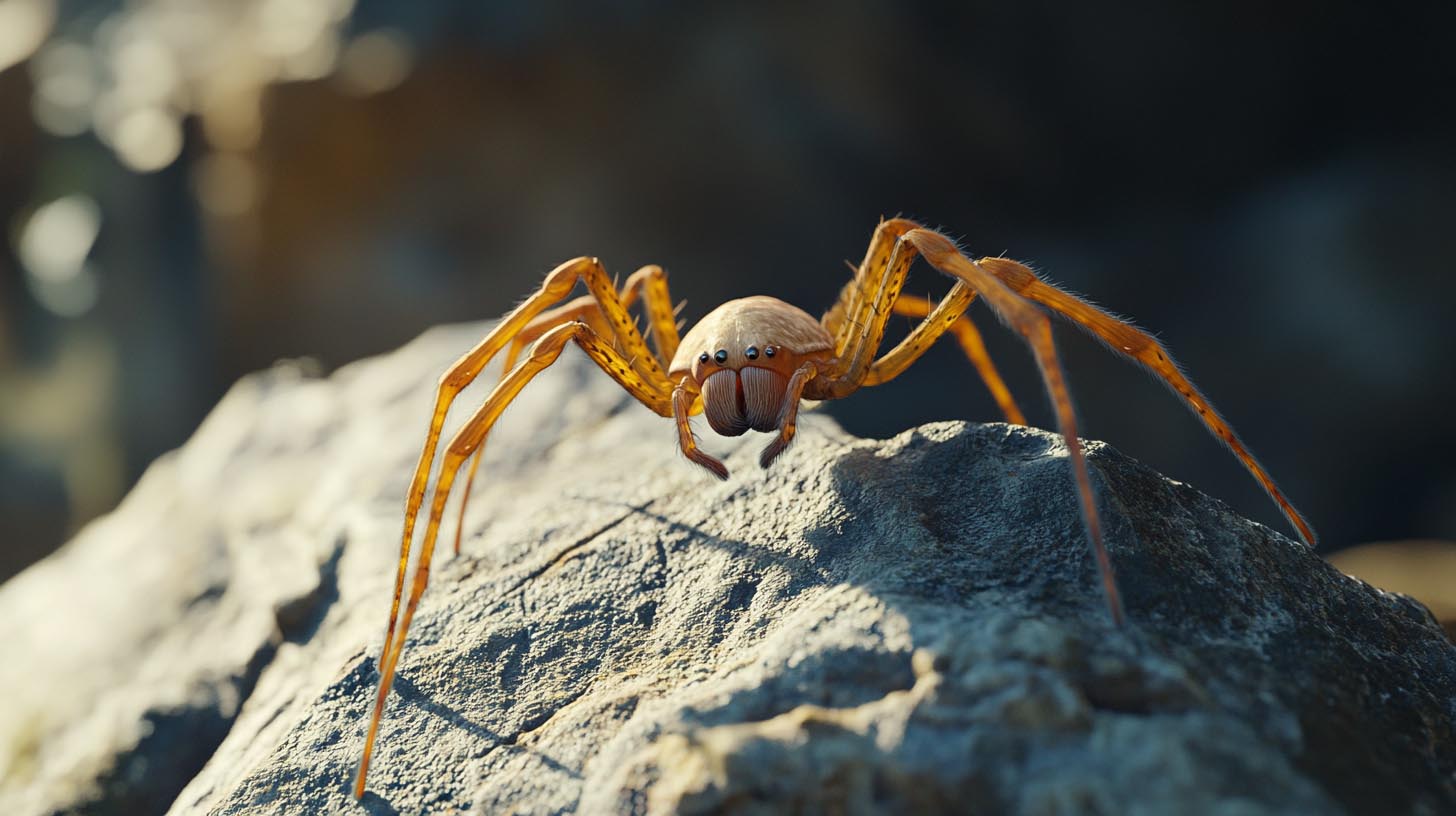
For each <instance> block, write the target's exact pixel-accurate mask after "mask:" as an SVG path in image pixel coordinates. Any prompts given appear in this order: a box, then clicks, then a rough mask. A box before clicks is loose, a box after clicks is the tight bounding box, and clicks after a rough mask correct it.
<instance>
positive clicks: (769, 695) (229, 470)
mask: <svg viewBox="0 0 1456 816" xmlns="http://www.w3.org/2000/svg"><path fill="white" fill-rule="evenodd" d="M480 331H481V327H480V326H467V327H453V328H449V329H441V330H436V331H433V332H431V333H429V334H427V335H426V336H424V337H422V338H421V339H420V340H418V341H416V342H415V343H413V344H411V345H410V346H407V347H406V348H404V349H402V350H400V351H398V352H396V353H394V354H392V355H389V356H386V357H382V358H378V359H374V360H368V361H364V362H362V363H359V364H356V365H353V366H350V367H348V368H346V369H344V370H342V371H340V372H339V373H338V374H336V375H334V376H333V377H331V378H329V379H327V380H313V379H309V378H307V377H305V376H303V375H302V374H300V373H299V372H298V371H297V370H294V369H291V368H280V369H277V370H274V371H271V372H265V373H263V374H259V375H256V376H254V377H251V378H248V379H246V380H244V381H243V382H241V383H239V384H238V386H237V387H236V388H234V389H233V391H232V393H230V394H229V396H228V397H227V398H226V399H225V400H224V401H223V403H222V404H221V405H220V406H219V407H218V408H217V410H216V411H215V412H214V414H213V416H212V417H211V418H210V419H209V420H208V421H207V423H206V424H205V425H204V426H203V427H202V428H201V429H200V430H199V431H198V433H197V435H196V436H195V437H194V439H193V440H192V441H191V442H189V443H188V445H187V446H186V447H185V448H183V449H182V450H181V451H179V452H178V453H176V454H174V455H172V456H169V457H167V458H165V459H164V460H162V461H160V462H158V463H157V464H156V465H155V466H154V467H153V468H152V469H151V471H149V473H148V474H147V476H146V478H145V479H144V480H143V482H142V484H140V485H139V486H138V487H137V489H136V490H135V491H134V492H133V494H132V495H131V496H130V497H129V498H128V499H127V500H126V502H125V503H124V504H123V505H122V507H121V508H120V509H118V510H117V511H116V512H115V513H114V514H112V515H111V516H110V517H108V518H106V519H104V520H102V521H101V522H99V523H97V524H95V525H93V526H91V527H89V528H88V529H87V530H85V531H84V532H83V533H82V534H81V535H80V536H78V537H77V539H76V540H75V541H73V542H72V543H71V544H70V545H68V546H67V547H66V548H65V549H64V550H63V551H62V552H60V553H58V554H57V555H56V556H55V557H53V558H51V559H49V560H48V561H46V562H44V563H42V564H41V565H38V566H37V567H35V568H33V569H31V570H30V571H28V572H26V573H24V574H22V575H21V576H19V577H18V578H16V579H15V580H14V581H12V582H10V583H9V584H7V585H6V586H4V587H3V588H0V639H3V640H0V642H4V643H6V644H7V649H6V653H5V655H6V659H5V660H4V661H3V662H0V694H3V697H0V699H3V700H4V706H3V708H0V812H3V813H6V814H32V813H50V812H56V811H62V812H70V811H80V812H91V813H141V812H158V811H161V810H164V809H166V808H167V807H168V806H170V807H171V811H172V812H174V813H204V812H208V813H225V814H244V813H247V814H253V813H270V812H278V813H332V812H358V810H359V809H360V805H359V804H356V803H354V802H353V800H352V799H351V798H349V796H348V787H349V782H350V779H351V775H352V771H353V768H354V765H355V762H356V761H357V759H358V755H359V751H360V748H361V744H362V735H363V728H364V724H365V715H366V708H367V706H368V704H369V702H370V700H371V697H372V693H373V689H374V684H375V682H376V679H377V676H376V672H375V661H376V659H377V657H378V654H379V648H380V642H381V638H382V635H383V632H382V629H383V624H384V621H385V613H386V611H387V603H388V592H389V589H390V585H391V581H392V574H391V564H392V561H393V559H394V558H395V556H396V552H397V550H396V547H397V536H398V531H399V525H400V515H401V513H400V510H401V497H402V496H403V494H404V489H405V486H406V482H407V480H408V478H409V475H410V473H411V471H412V466H413V462H414V458H415V456H416V455H417V453H418V445H419V442H420V438H421V435H422V432H423V424H424V417H425V412H426V411H427V410H428V405H429V402H430V400H431V393H430V392H431V384H432V383H433V381H434V379H435V377H436V376H437V374H438V372H439V371H440V370H441V369H442V368H443V366H444V365H445V364H446V363H447V362H448V361H449V360H450V359H452V358H453V357H454V356H455V355H456V353H457V352H458V351H459V349H461V348H463V347H465V346H466V345H468V343H469V342H470V341H471V340H472V339H473V338H474V337H476V336H478V334H479V333H480ZM479 396H480V393H479V390H478V389H477V390H472V391H471V392H469V393H467V395H466V397H465V398H464V402H463V403H462V404H464V403H469V402H471V401H472V400H475V399H478V398H479ZM457 421H458V420H457ZM705 441H706V445H707V446H708V448H709V449H710V450H716V451H724V450H728V451H729V453H728V454H727V461H728V464H729V466H730V467H731V468H733V469H734V476H733V478H732V479H730V480H729V481H728V482H726V483H719V482H716V481H715V480H713V479H711V478H709V477H708V476H706V474H703V473H700V472H698V471H697V470H696V469H694V468H692V467H691V466H690V465H688V464H686V463H685V462H683V461H682V460H681V459H680V458H679V457H677V456H675V454H674V449H673V432H672V429H671V427H670V425H669V424H668V423H667V422H665V421H663V420H662V419H660V418H658V417H655V416H652V415H651V414H649V413H648V412H647V411H645V410H644V409H641V408H640V407H638V406H636V405H635V404H633V403H629V402H628V401H627V400H626V399H625V398H624V397H623V396H622V395H621V394H620V393H619V392H618V391H617V390H616V389H615V388H614V387H612V386H610V385H609V384H608V383H607V380H606V378H605V377H602V376H600V375H599V374H598V373H596V372H593V371H589V370H588V369H587V367H586V365H585V364H584V363H583V362H582V360H581V358H580V356H579V355H577V354H575V353H574V352H570V353H568V355H567V356H566V357H564V358H563V360H562V362H561V364H559V365H558V366H557V367H556V368H555V369H553V370H552V371H550V372H548V373H547V374H546V375H543V376H542V377H541V378H540V379H539V380H538V381H537V382H536V383H535V384H534V385H533V386H532V387H531V388H530V389H528V390H527V391H526V392H525V395H524V396H523V397H522V399H521V400H520V401H519V402H518V404H517V405H516V406H515V407H514V408H513V409H512V411H511V412H509V413H508V415H507V417H506V420H505V421H504V422H503V424H502V426H501V427H500V429H499V432H498V434H497V435H496V436H495V437H493V439H492V442H491V447H490V450H489V453H488V465H487V467H486V468H485V469H483V471H482V478H481V479H480V480H479V481H478V483H477V486H476V491H475V492H476V495H475V498H474V499H473V501H472V503H471V505H470V514H469V517H468V519H467V523H466V531H465V551H464V554H463V555H462V556H461V557H460V558H451V557H450V555H449V546H448V540H447V541H445V542H442V550H441V559H442V561H443V563H442V564H441V565H440V567H439V568H438V569H437V570H436V574H435V579H434V584H433V586H431V588H430V591H429V593H428V594H427V595H426V598H425V602H424V604H423V606H422V608H421V612H420V616H419V618H418V619H417V621H416V625H415V628H414V629H413V631H412V632H411V633H410V635H411V637H410V642H409V646H408V648H407V649H406V652H405V657H404V660H403V662H402V665H401V672H400V675H399V678H398V681H397V683H396V686H395V691H396V693H395V694H394V695H393V696H392V699H391V703H390V707H389V709H388V711H387V713H386V718H385V722H384V726H383V728H382V731H381V742H380V748H379V751H378V752H377V755H376V761H375V764H374V768H373V772H372V775H371V777H370V787H369V793H368V794H367V795H366V797H365V799H364V801H363V802H362V809H363V811H364V812H368V813H394V812H399V813H420V812H432V813H433V812H490V813H494V812H504V811H507V810H510V811H518V812H531V813H555V812H572V811H575V812H583V813H616V812H643V811H648V812H666V811H672V810H681V811H685V812H704V811H718V810H731V811H736V812H770V811H776V810H800V811H810V812H816V811H817V812H846V813H868V812H879V811H883V812H906V811H910V810H921V811H944V812H961V813H964V812H972V813H975V812H981V813H986V812H1022V813H1035V814H1044V813H1088V812H1092V813H1172V812H1179V813H1207V812H1218V813H1240V814H1257V813H1290V812H1317V813H1333V812H1341V811H1345V812H1351V813H1401V812H1410V813H1441V812H1446V813H1450V812H1456V733H1453V723H1456V649H1453V647H1452V645H1451V643H1450V642H1449V641H1448V640H1447V639H1446V638H1445V636H1444V635H1443V633H1442V632H1441V630H1440V629H1439V628H1438V627H1437V626H1436V625H1435V623H1434V622H1433V621H1432V620H1431V618H1430V616H1429V614H1428V613H1427V612H1426V611H1425V609H1424V608H1423V607H1420V606H1419V605H1417V604H1415V603H1414V602H1411V601H1409V600H1406V599H1404V598H1402V597H1400V596H1394V595H1388V594H1384V593H1381V592H1379V591H1377V590H1374V589H1372V588H1370V587H1368V586H1366V585H1364V584H1361V583H1359V582H1356V581H1353V580H1351V579H1348V578H1345V577H1344V576H1342V575H1340V574H1339V573H1337V572H1336V571H1335V570H1333V569H1331V568H1330V567H1328V566H1327V565H1326V564H1325V563H1323V562H1322V561H1321V560H1320V559H1319V558H1317V557H1315V556H1314V555H1313V554H1311V553H1310V552H1309V551H1307V550H1306V549H1305V548H1303V547H1302V546H1300V545H1298V544H1295V543H1292V542H1290V541H1289V540H1288V539H1286V538H1284V537H1283V536H1281V535H1279V534H1277V533H1274V532H1272V531H1270V530H1268V529H1265V528H1264V527H1261V526H1259V525H1257V524H1253V523H1251V522H1248V521H1245V520H1244V519H1242V518H1239V517H1238V516H1236V515H1234V514H1233V513H1232V512H1230V510H1229V509H1228V508H1227V507H1225V506H1224V505H1222V504H1220V503H1219V502H1218V501H1216V500H1214V499H1210V498H1208V497H1206V496H1203V495H1201V494H1199V493H1198V492H1197V491H1195V490H1193V489H1192V488H1190V487H1188V486H1186V485H1182V484H1179V483H1177V482H1172V481H1169V480H1166V479H1164V478H1162V477H1160V476H1158V475H1157V474H1156V473H1153V472H1152V471H1150V470H1148V469H1147V468H1144V467H1142V466H1141V465H1138V464H1137V463H1135V462H1132V461H1130V460H1128V459H1126V458H1125V457H1123V456H1121V455H1120V454H1118V453H1117V452H1116V451H1115V450H1113V449H1112V448H1110V447H1107V446H1105V445H1099V444H1093V445H1091V446H1090V449H1091V461H1092V462H1093V465H1094V467H1095V473H1094V478H1095V480H1096V482H1097V483H1098V486H1099V489H1100V495H1101V498H1100V502H1101V507H1102V511H1103V513H1104V514H1105V516H1104V517H1105V523H1106V526H1107V529H1108V538H1109V541H1110V546H1111V550H1112V555H1113V559H1114V562H1115V564H1116V567H1117V569H1118V573H1119V576H1120V578H1121V583H1122V588H1123V592H1124V594H1125V599H1126V603H1127V611H1128V617H1129V621H1130V625H1129V626H1127V627H1126V628H1124V629H1122V630H1117V629H1114V628H1113V627H1112V626H1111V624H1110V622H1109V618H1108V615H1107V613H1106V610H1105V608H1104V606H1103V601H1102V598H1101V595H1100V592H1099V589H1098V583H1097V579H1096V575H1095V570H1094V568H1093V565H1092V562H1091V558H1090V556H1089V554H1088V552H1087V548H1086V545H1085V543H1084V542H1083V539H1082V535H1081V528H1080V522H1079V519H1078V515H1077V510H1076V504H1075V500H1074V498H1073V495H1072V492H1071V490H1070V487H1069V480H1068V477H1067V473H1066V460H1065V450H1064V448H1063V446H1062V444H1061V443H1060V441H1059V439H1058V438H1057V437H1055V436H1053V435H1050V434H1046V433H1043V432H1041V431H1036V430H1031V429H1024V428H1011V427H1007V426H1005V425H998V424H992V425H973V424H964V423H941V424H936V425H929V426H925V427H922V428H917V429H914V430H910V431H907V432H906V433H904V434H901V435H900V436H897V437H895V438H894V439H890V440H886V441H869V440H859V439H853V438H850V437H848V436H847V435H845V434H844V433H843V432H842V431H840V430H838V429H837V428H836V427H835V426H834V425H833V424H832V423H831V422H830V421H828V420H827V419H825V418H823V417H820V416H812V415H811V416H807V417H805V421H804V422H803V423H802V426H801V432H800V440H799V442H798V444H797V445H796V446H795V447H794V448H792V449H791V450H790V452H789V453H788V454H786V455H785V456H784V457H783V459H781V460H780V461H779V463H777V464H776V465H775V467H774V468H773V469H772V470H769V471H767V472H765V471H761V470H759V468H758V467H757V466H756V465H755V464H754V457H755V456H756V453H757V449H758V447H759V446H761V445H762V444H763V443H764V441H765V438H764V437H762V436H759V435H750V437H748V438H747V439H746V440H735V441H733V442H729V441H727V440H720V439H715V438H712V437H708V438H707V439H706V440H705ZM450 517H451V518H452V519H453V517H454V516H453V511H452V513H451V516H450ZM452 530H453V521H452V522H451V523H450V524H447V528H446V539H448V537H449V535H450V533H451V532H452Z"/></svg>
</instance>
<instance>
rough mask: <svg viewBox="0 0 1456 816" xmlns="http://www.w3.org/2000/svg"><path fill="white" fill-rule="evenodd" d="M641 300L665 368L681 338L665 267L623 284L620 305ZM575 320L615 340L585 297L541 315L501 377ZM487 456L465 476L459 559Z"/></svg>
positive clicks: (516, 342)
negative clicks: (529, 351)
mask: <svg viewBox="0 0 1456 816" xmlns="http://www.w3.org/2000/svg"><path fill="white" fill-rule="evenodd" d="M639 297H641V299H642V300H643V306H644V311H646V313H647V318H648V322H649V324H650V325H651V327H652V339H653V342H654V343H655V344H656V346H657V359H658V363H659V364H660V365H661V366H663V367H665V366H666V365H667V364H668V361H670V360H671V359H672V355H673V354H676V353H677V346H678V342H679V337H678V331H677V322H676V319H675V317H674V316H673V306H672V296H671V295H670V294H669V293H668V290H667V273H666V272H664V271H663V270H662V267H660V266H657V265H656V264H649V265H647V266H644V267H642V268H641V269H638V270H637V271H636V272H633V273H632V274H631V276H629V277H628V278H627V282H626V283H625V284H623V286H622V290H621V292H620V293H619V294H618V295H617V300H618V301H620V302H621V304H622V306H623V308H631V307H632V305H633V304H635V303H636V302H637V300H638V298H639ZM573 320H579V321H581V322H583V323H586V324H587V325H588V326H591V328H592V330H593V331H595V332H596V333H597V334H599V335H602V336H604V337H615V336H616V334H615V332H614V331H613V330H612V326H611V325H610V324H609V323H608V322H607V320H606V318H605V316H604V315H603V314H602V308H601V305H600V303H599V302H598V300H597V298H596V296H595V295H582V296H581V297H579V298H576V299H575V300H572V301H570V302H568V303H565V304H563V305H561V306H558V307H556V308H554V309H551V310H549V311H545V312H542V313H541V314H540V315H538V316H537V317H536V318H535V319H533V320H532V321H531V322H530V323H528V324H527V325H526V327H525V328H523V329H521V331H520V332H519V333H517V334H516V336H515V337H514V338H512V340H511V344H510V346H509V347H508V348H507V349H506V355H505V359H504V362H503V363H502V365H501V377H502V378H504V377H505V375H506V374H507V373H509V372H510V370H511V368H512V367H514V366H515V364H516V359H517V358H518V357H519V356H520V353H521V351H522V350H523V349H525V347H526V346H527V345H529V344H531V343H533V342H535V341H536V340H537V339H538V338H540V337H541V335H543V334H545V333H546V332H547V331H549V330H550V329H553V328H555V327H557V326H560V325H561V324H563V323H569V322H571V321H573ZM633 365H634V367H636V366H637V361H636V360H634V361H633ZM638 370H639V371H640V372H641V373H642V374H643V375H644V376H651V372H650V371H644V370H643V369H642V367H638ZM484 456H485V445H484V444H482V445H481V446H480V447H479V448H478V449H476V451H475V454H474V455H473V456H472V457H471V458H470V470H469V472H468V473H467V474H466V476H465V489H464V490H463V491H462V492H461V494H460V523H459V524H457V525H456V526H455V554H456V555H459V554H460V539H461V535H462V534H463V532H464V530H465V510H466V507H467V506H468V505H469V502H470V489H471V487H473V486H474V485H475V473H476V471H477V470H479V469H480V460H481V458H482V457H484Z"/></svg>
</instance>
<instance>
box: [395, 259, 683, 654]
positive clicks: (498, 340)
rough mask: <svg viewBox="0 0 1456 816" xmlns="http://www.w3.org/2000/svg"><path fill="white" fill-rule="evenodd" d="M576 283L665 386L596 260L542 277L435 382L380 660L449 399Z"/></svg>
mask: <svg viewBox="0 0 1456 816" xmlns="http://www.w3.org/2000/svg"><path fill="white" fill-rule="evenodd" d="M579 280H580V281H583V282H585V283H586V286H587V289H588V290H589V291H590V292H591V296H592V297H594V298H595V299H596V301H597V304H598V308H599V309H600V319H601V320H602V321H603V323H604V325H606V326H607V327H609V328H610V329H611V330H612V334H613V335H615V337H616V338H617V340H618V342H619V343H620V344H621V345H622V347H623V349H624V350H625V351H626V352H627V354H628V355H629V359H630V360H632V361H633V363H634V365H635V368H636V369H637V370H638V371H639V372H641V373H642V374H643V375H644V376H646V377H647V378H648V379H649V380H651V381H654V382H666V375H665V374H664V373H663V371H662V364H661V363H659V362H658V360H657V358H656V357H654V356H653V355H652V353H651V352H650V351H649V350H648V348H647V343H646V341H644V340H643V339H642V335H641V334H640V333H639V332H638V331H637V324H636V323H635V322H634V321H633V320H632V317H631V315H630V314H629V313H628V311H627V308H626V307H625V306H623V305H622V303H621V301H620V300H619V299H618V297H617V293H616V290H615V288H614V287H613V284H612V281H611V279H610V278H609V277H607V273H606V270H605V269H604V268H603V267H602V264H601V262H600V261H598V260H597V259H596V258H575V259H572V260H570V261H567V262H565V263H563V264H561V265H560V266H558V267H556V268H555V269H553V270H551V271H550V272H548V273H547V274H546V279H545V280H544V281H542V283H541V287H540V288H539V289H537V290H536V292H535V293H534V294H532V295H531V296H530V297H528V298H526V300H525V301H524V302H522V303H521V304H520V305H519V306H517V307H516V308H515V309H513V310H511V312H510V313H508V314H507V315H506V316H505V317H503V318H501V320H500V322H499V323H497V324H496V326H495V328H493V329H492V330H491V331H490V333H489V334H487V335H486V336H485V337H484V338H483V339H481V341H480V342H479V343H477V344H476V345H475V347H474V348H472V349H471V350H470V351H468V352H466V353H465V354H464V355H463V356H461V357H460V359H458V360H456V361H455V363H454V364H452V365H451V366H450V368H449V369H448V370H447V371H446V372H445V374H444V375H443V376H441V377H440V385H439V389H438V391H437V392H436V396H435V407H434V410H433V412H432V413H431V415H430V427H429V430H428V431H427V432H426V434H425V444H424V447H423V448H422V449H421V451H420V459H419V463H418V464H417V465H415V474H414V477H413V478H412V479H411V480H410V487H409V492H408V494H407V495H406V497H405V510H404V530H403V533H402V535H401V536H400V544H399V568H398V569H397V570H396V572H395V581H394V599H393V601H392V602H391V603H390V609H389V626H388V627H387V628H386V629H385V631H384V653H385V654H388V653H389V651H390V648H391V647H392V646H393V644H394V631H395V627H396V625H397V624H398V622H399V605H400V599H401V596H402V595H403V593H404V579H405V572H406V570H407V568H408V565H409V555H410V543H411V541H412V540H413V537H414V529H415V521H416V519H417V518H418V516H419V511H420V505H421V503H422V502H423V501H424V496H425V487H426V483H427V482H428V479H429V475H430V467H431V466H432V465H433V464H434V461H435V449H436V448H437V447H438V445H439V442H440V432H441V429H442V428H443V427H444V425H445V416H446V415H447V414H448V413H449V411H450V406H451V404H453V403H454V401H455V397H456V396H458V395H459V394H460V392H461V391H462V390H464V389H465V387H466V386H468V385H470V383H471V382H473V381H474V380H475V378H476V377H477V376H479V375H480V372H481V370H482V369H484V368H485V366H486V365H487V364H488V363H489V362H490V361H491V359H492V358H493V357H495V355H496V354H497V353H499V352H500V351H501V349H502V348H504V347H505V346H506V345H507V344H508V343H510V342H511V341H512V339H513V338H515V337H516V336H517V335H519V334H520V333H521V332H522V331H523V330H525V329H527V328H528V327H529V326H530V325H531V323H532V322H533V321H534V320H535V319H536V318H537V317H538V316H539V315H540V314H541V313H542V312H543V311H545V310H546V308H547V307H548V306H550V305H551V304H552V303H555V302H557V301H560V300H561V299H562V298H564V297H566V295H567V294H569V293H570V292H571V290H572V288H573V287H575V286H576V282H577V281H579Z"/></svg>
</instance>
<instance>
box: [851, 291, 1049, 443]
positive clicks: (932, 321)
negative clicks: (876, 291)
mask: <svg viewBox="0 0 1456 816" xmlns="http://www.w3.org/2000/svg"><path fill="white" fill-rule="evenodd" d="M975 299H976V292H975V290H974V289H971V288H970V287H969V286H967V285H966V284H965V282H964V281H956V284H955V286H954V287H952V288H951V290H950V293H949V294H947V295H946V296H945V297H944V298H942V299H941V301H940V302H939V303H935V304H932V303H931V302H930V301H928V300H926V299H925V298H921V297H916V296H914V295H904V294H902V295H901V296H900V297H899V298H898V299H896V300H895V303H894V306H893V311H894V313H895V314H898V315H905V316H906V317H919V318H924V320H923V321H921V323H920V324H919V325H917V326H916V327H915V328H914V329H913V330H911V332H910V333H909V334H908V335H906V336H905V339H904V340H901V341H900V344H899V345H898V346H895V348H893V349H891V350H890V351H888V352H886V353H885V355H884V356H883V357H881V358H880V359H878V360H876V361H875V362H874V364H873V365H871V366H870V371H869V374H868V375H867V376H866V377H865V380H864V385H866V386H870V385H879V384H881V383H884V382H888V381H889V380H892V379H894V378H895V377H898V376H900V374H902V373H904V371H905V369H907V368H909V367H910V364H911V363H914V362H915V361H916V360H918V359H920V356H921V355H922V354H924V353H925V352H927V351H929V350H930V347H931V346H932V345H934V343H935V341H936V340H939V339H940V337H941V335H943V334H945V332H946V331H947V330H949V331H950V332H951V333H952V334H953V335H955V338H956V341H957V342H959V343H960V346H961V351H963V352H965V355H966V357H967V358H968V359H969V360H970V361H971V365H973V366H975V367H976V373H977V374H980V375H981V381H982V382H984V383H985V384H986V389H987V390H988V391H990V392H991V397H992V398H993V399H995V400H996V404H997V405H998V406H999V407H1000V408H1001V414H1002V415H1003V416H1005V417H1006V421H1007V422H1010V423H1011V424H1013V425H1025V424H1026V417H1025V415H1023V414H1022V413H1021V409H1020V408H1018V407H1017V405H1016V400H1014V399H1012V398H1011V389H1009V388H1007V387H1006V383H1005V381H1003V380H1002V379H1001V374H1000V372H998V371H997V370H996V365H995V363H992V362H991V355H990V354H989V353H988V352H987V351H986V343H985V341H984V340H982V339H981V333H980V332H978V331H976V326H975V324H974V323H972V322H971V320H970V318H968V317H966V316H965V311H966V309H967V308H969V307H970V305H971V303H972V302H973V301H975Z"/></svg>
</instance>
